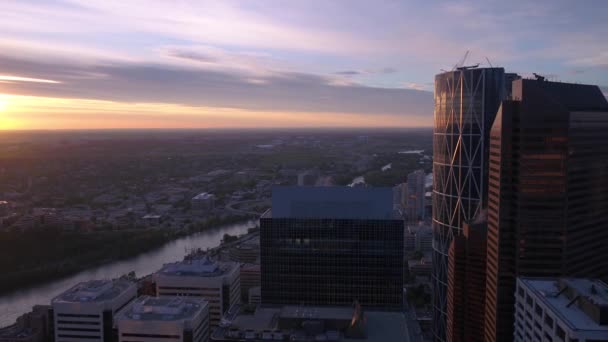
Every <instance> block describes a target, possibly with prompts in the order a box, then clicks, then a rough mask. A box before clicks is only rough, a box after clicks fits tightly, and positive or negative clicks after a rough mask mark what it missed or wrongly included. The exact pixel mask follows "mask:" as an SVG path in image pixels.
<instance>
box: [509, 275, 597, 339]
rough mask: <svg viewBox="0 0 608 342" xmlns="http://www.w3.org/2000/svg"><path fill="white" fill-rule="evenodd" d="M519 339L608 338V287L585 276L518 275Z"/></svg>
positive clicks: (516, 296) (517, 313) (516, 318)
mask: <svg viewBox="0 0 608 342" xmlns="http://www.w3.org/2000/svg"><path fill="white" fill-rule="evenodd" d="M514 338H515V341H516V342H520V341H521V342H523V341H563V342H573V341H576V342H591V341H593V342H598V341H608V286H607V285H606V284H605V283H603V282H601V281H599V280H592V279H584V278H559V279H558V278H522V277H520V278H517V290H516V293H515V336H514Z"/></svg>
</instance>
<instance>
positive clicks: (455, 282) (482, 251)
mask: <svg viewBox="0 0 608 342" xmlns="http://www.w3.org/2000/svg"><path fill="white" fill-rule="evenodd" d="M486 230H487V222H486V217H485V213H484V212H482V214H481V215H480V216H479V217H478V218H476V219H475V222H473V223H471V224H468V223H465V224H464V229H463V232H462V234H460V235H458V236H455V237H454V239H453V240H452V242H451V244H450V249H449V258H448V304H447V310H448V315H447V336H446V338H447V340H448V341H450V342H476V341H479V342H481V341H483V338H484V334H483V324H481V323H482V322H483V321H484V309H485V297H486V253H487V252H486V246H487V243H486V239H487V237H486Z"/></svg>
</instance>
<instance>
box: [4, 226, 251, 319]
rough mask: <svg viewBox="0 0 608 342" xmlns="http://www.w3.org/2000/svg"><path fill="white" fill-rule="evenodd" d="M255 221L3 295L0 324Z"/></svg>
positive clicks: (212, 242)
mask: <svg viewBox="0 0 608 342" xmlns="http://www.w3.org/2000/svg"><path fill="white" fill-rule="evenodd" d="M256 224H257V221H255V220H252V221H246V222H241V223H235V224H229V225H225V226H220V227H217V228H214V229H209V230H207V231H204V232H202V233H196V234H193V235H190V236H186V237H183V238H180V239H177V240H173V241H170V242H167V243H166V244H165V245H163V246H162V247H159V248H158V249H155V250H153V251H150V252H147V253H143V254H140V255H138V256H136V257H133V258H129V259H124V260H120V261H115V262H112V263H110V264H106V265H102V266H99V267H96V268H93V269H89V270H86V271H82V272H80V273H77V274H74V275H72V276H68V277H66V278H63V279H58V280H53V281H50V282H48V283H45V284H41V285H39V286H35V287H31V288H28V289H25V290H21V291H15V292H12V293H9V294H7V295H5V296H2V297H0V327H5V326H7V325H10V324H13V323H14V322H15V320H16V319H17V317H19V316H21V315H22V314H24V313H26V312H28V311H30V310H31V309H32V306H34V305H36V304H43V305H44V304H49V303H50V302H51V299H53V297H55V296H57V295H58V294H60V293H61V292H63V291H65V290H67V289H68V288H70V287H71V286H73V285H75V284H77V283H79V282H82V281H86V280H90V279H103V278H106V279H109V278H116V277H119V276H121V275H123V274H126V273H129V272H131V271H135V274H136V275H137V276H138V277H141V276H145V275H148V274H150V273H153V272H155V271H156V270H158V269H159V268H160V267H161V266H162V265H163V264H165V263H168V262H173V261H179V260H182V259H183V258H184V256H185V255H186V252H187V251H188V250H192V249H193V248H201V249H207V248H212V247H216V246H218V245H219V244H220V241H221V240H222V237H223V236H224V234H230V235H240V234H245V233H247V229H248V228H251V227H254V226H255V225H256Z"/></svg>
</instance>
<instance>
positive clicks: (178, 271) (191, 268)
mask: <svg viewBox="0 0 608 342" xmlns="http://www.w3.org/2000/svg"><path fill="white" fill-rule="evenodd" d="M235 267H237V264H236V263H233V262H217V261H215V260H211V259H210V258H209V257H207V256H204V257H202V258H194V259H187V260H183V261H178V262H174V263H170V264H165V265H164V266H163V267H162V268H161V269H160V271H158V273H159V274H162V275H170V276H195V277H219V276H222V275H224V274H226V273H229V272H230V271H232V270H233V269H234V268H235Z"/></svg>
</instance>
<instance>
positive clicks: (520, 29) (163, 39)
mask: <svg viewBox="0 0 608 342" xmlns="http://www.w3.org/2000/svg"><path fill="white" fill-rule="evenodd" d="M0 9H1V10H2V11H0V13H1V14H0V18H1V19H2V20H0V28H1V29H2V32H3V35H2V36H0V44H1V45H2V46H3V49H2V51H1V52H0V129H1V130H7V129H66V128H67V129H82V128H89V129H90V128H161V127H162V128H182V127H192V128H208V127H213V128H224V127H344V126H357V127H380V126H383V127H386V126H397V127H421V126H426V127H430V126H432V120H433V118H432V116H433V94H432V91H433V84H432V81H433V80H432V76H431V75H434V74H436V73H437V72H438V71H439V70H440V69H446V70H450V69H451V68H452V67H453V66H454V64H456V63H458V61H459V60H460V59H462V56H463V55H464V54H465V52H466V51H467V50H470V52H471V53H470V55H469V57H468V59H467V60H466V64H476V63H482V66H489V63H492V64H493V65H494V66H502V67H505V68H506V69H507V70H513V71H515V72H518V73H520V74H521V75H522V76H524V77H526V76H530V75H531V74H532V73H533V72H537V73H540V74H543V75H546V76H548V77H549V78H551V79H557V80H563V81H569V82H577V83H591V84H598V85H600V87H601V89H602V91H603V92H604V93H605V94H606V93H607V92H608V69H607V68H606V65H608V60H607V58H608V53H607V52H606V51H605V49H604V44H603V41H604V39H605V37H606V36H607V35H608V27H606V25H604V24H603V22H602V18H603V17H604V16H605V13H606V12H607V11H608V5H607V4H606V3H604V2H599V1H597V2H591V3H588V4H587V5H586V6H577V4H573V3H567V2H561V1H559V2H542V3H533V4H532V3H525V2H522V3H518V4H512V3H508V4H506V3H500V2H491V3H488V2H483V3H481V2H477V3H475V2H459V3H452V2H450V3H439V4H427V3H424V2H406V3H397V2H391V1H386V2H382V3H380V4H378V3H369V2H349V3H348V6H346V5H345V4H344V3H340V2H307V3H302V4H295V3H292V4H290V5H289V7H286V6H282V4H280V3H279V2H272V1H268V2H262V3H256V4H251V3H244V2H233V1H230V2H228V1H222V2H202V3H195V2H180V3H178V4H168V3H162V2H145V4H144V3H143V2H129V3H126V4H125V3H118V2H113V1H86V2H85V1H80V0H69V1H68V0H66V1H45V2H38V1H28V2H23V1H5V2H3V3H2V5H0ZM445 18H450V20H445ZM472 18H475V20H472ZM486 57H487V59H486Z"/></svg>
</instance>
